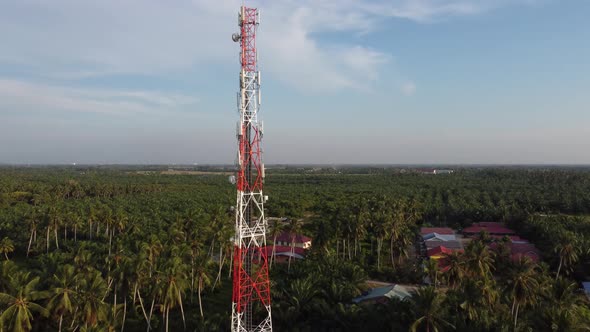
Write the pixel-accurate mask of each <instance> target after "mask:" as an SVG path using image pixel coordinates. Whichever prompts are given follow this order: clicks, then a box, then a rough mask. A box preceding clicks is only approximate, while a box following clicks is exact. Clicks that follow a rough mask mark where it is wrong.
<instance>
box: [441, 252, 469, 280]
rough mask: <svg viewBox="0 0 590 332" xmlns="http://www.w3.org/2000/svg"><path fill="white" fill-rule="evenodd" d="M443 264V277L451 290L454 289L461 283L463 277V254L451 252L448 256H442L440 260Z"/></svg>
mask: <svg viewBox="0 0 590 332" xmlns="http://www.w3.org/2000/svg"><path fill="white" fill-rule="evenodd" d="M442 259H443V260H444V262H445V266H446V267H445V271H444V272H443V276H444V277H445V279H446V281H447V284H448V285H449V286H450V287H451V288H455V287H456V286H457V285H458V284H459V283H460V281H461V279H462V278H463V275H464V266H465V261H464V259H463V254H462V253H460V252H457V251H453V252H451V253H448V254H444V256H443V258H442Z"/></svg>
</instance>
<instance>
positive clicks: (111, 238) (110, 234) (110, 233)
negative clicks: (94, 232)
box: [109, 232, 113, 256]
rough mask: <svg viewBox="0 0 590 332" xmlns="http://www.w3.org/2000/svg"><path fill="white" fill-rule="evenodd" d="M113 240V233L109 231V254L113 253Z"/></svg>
mask: <svg viewBox="0 0 590 332" xmlns="http://www.w3.org/2000/svg"><path fill="white" fill-rule="evenodd" d="M112 242H113V233H112V232H109V256H110V255H111V244H112Z"/></svg>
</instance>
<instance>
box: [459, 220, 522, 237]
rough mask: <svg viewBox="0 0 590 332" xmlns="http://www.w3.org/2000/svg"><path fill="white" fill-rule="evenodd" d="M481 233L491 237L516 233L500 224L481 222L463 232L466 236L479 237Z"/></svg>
mask: <svg viewBox="0 0 590 332" xmlns="http://www.w3.org/2000/svg"><path fill="white" fill-rule="evenodd" d="M481 232H487V233H488V234H490V235H513V234H514V233H515V232H514V231H513V230H511V229H510V228H508V227H506V226H504V224H502V223H498V222H480V223H475V224H473V225H472V226H470V227H467V228H465V229H464V230H463V234H465V235H477V234H479V233H481Z"/></svg>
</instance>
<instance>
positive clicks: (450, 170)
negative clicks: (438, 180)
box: [433, 169, 455, 174]
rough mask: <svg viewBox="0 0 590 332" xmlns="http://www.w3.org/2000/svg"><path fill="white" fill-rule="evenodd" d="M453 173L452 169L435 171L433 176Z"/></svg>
mask: <svg viewBox="0 0 590 332" xmlns="http://www.w3.org/2000/svg"><path fill="white" fill-rule="evenodd" d="M453 172H455V171H454V170H452V169H435V170H434V171H433V174H452V173H453Z"/></svg>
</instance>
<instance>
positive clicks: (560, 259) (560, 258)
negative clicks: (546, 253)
mask: <svg viewBox="0 0 590 332" xmlns="http://www.w3.org/2000/svg"><path fill="white" fill-rule="evenodd" d="M562 264H563V256H560V257H559V267H558V268H557V276H555V280H557V279H559V272H560V271H561V265H562Z"/></svg>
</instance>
